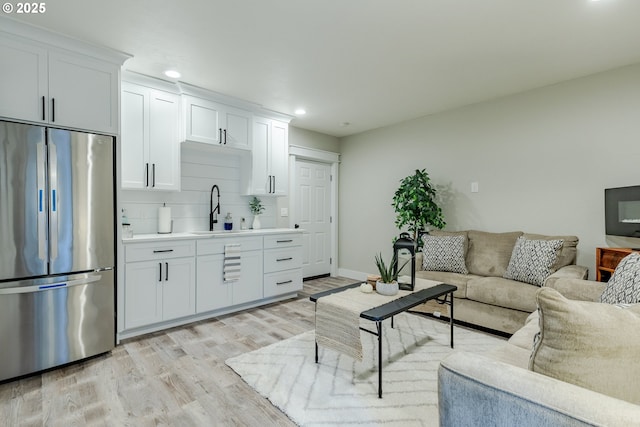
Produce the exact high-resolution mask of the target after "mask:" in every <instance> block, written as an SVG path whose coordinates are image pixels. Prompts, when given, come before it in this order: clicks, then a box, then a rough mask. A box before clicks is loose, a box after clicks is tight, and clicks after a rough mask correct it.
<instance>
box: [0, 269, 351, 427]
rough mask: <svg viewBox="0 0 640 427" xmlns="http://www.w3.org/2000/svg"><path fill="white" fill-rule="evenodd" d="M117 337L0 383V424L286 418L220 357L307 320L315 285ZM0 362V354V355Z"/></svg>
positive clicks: (247, 422)
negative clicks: (103, 350) (65, 361)
mask: <svg viewBox="0 0 640 427" xmlns="http://www.w3.org/2000/svg"><path fill="white" fill-rule="evenodd" d="M349 283H353V280H352V279H344V278H333V277H327V278H322V279H315V280H311V281H308V282H305V284H304V289H303V291H302V292H301V293H300V295H299V297H298V298H297V299H291V300H287V301H283V302H280V303H276V304H270V305H267V306H264V307H260V308H255V309H251V310H246V311H243V312H239V313H236V314H231V315H226V316H221V317H217V318H214V319H210V320H207V321H202V322H196V323H192V324H189V325H186V326H183V327H178V328H173V329H169V330H166V331H162V332H157V333H153V334H148V335H144V336H142V337H138V338H133V339H130V340H127V341H123V343H122V344H121V345H119V346H118V347H116V348H115V349H114V350H113V351H112V352H111V353H109V354H107V355H103V356H98V357H96V358H93V359H91V360H88V361H84V362H81V363H76V364H73V365H70V366H67V367H64V368H60V369H56V370H52V371H50V372H45V373H42V374H37V375H34V376H31V377H28V378H24V379H20V380H16V381H12V382H7V383H4V384H0V425H2V426H43V425H46V426H65V427H67V426H158V425H161V426H269V425H277V426H293V425H295V424H294V423H293V422H292V421H291V420H289V418H287V416H286V415H284V414H283V413H282V412H281V411H280V410H278V409H277V408H275V407H274V406H272V405H271V403H270V402H269V401H268V400H266V399H264V398H262V397H261V396H260V395H259V394H257V393H256V392H255V391H253V389H251V388H250V387H249V386H247V385H246V384H245V383H244V381H242V380H241V379H240V377H239V376H238V375H236V373H235V372H233V371H232V370H231V369H230V368H229V367H227V365H225V364H224V361H225V360H226V359H227V358H229V357H232V356H236V355H239V354H242V353H245V352H248V351H252V350H255V349H258V348H260V347H264V346H266V345H269V344H272V343H274V342H277V341H280V340H283V339H286V338H289V337H292V336H294V335H298V334H300V333H302V332H305V331H308V330H311V329H313V310H314V307H313V303H311V302H310V301H309V298H308V296H309V295H310V294H312V293H315V292H320V291H323V290H327V289H331V288H334V287H338V286H342V285H345V284H349ZM0 363H1V360H0Z"/></svg>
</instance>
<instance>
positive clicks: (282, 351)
mask: <svg viewBox="0 0 640 427" xmlns="http://www.w3.org/2000/svg"><path fill="white" fill-rule="evenodd" d="M362 326H365V327H367V328H369V329H372V330H375V324H373V323H371V322H363V323H362ZM383 328H384V330H383V345H382V357H383V372H382V399H379V398H378V368H377V366H378V360H377V359H378V348H377V338H376V337H375V336H373V335H371V334H368V333H366V332H362V345H363V352H364V360H363V361H362V362H357V361H355V360H354V359H352V358H350V357H348V356H344V355H342V354H339V353H337V352H335V351H332V350H328V349H323V348H322V347H320V350H319V355H320V357H319V361H318V363H317V364H316V363H315V361H314V332H313V331H309V332H305V333H303V334H301V335H297V336H295V337H292V338H289V339H287V340H284V341H281V342H278V343H275V344H272V345H270V346H268V347H264V348H261V349H259V350H256V351H252V352H250V353H245V354H242V355H240V356H236V357H233V358H231V359H228V360H227V361H226V364H227V365H228V366H230V367H231V369H233V370H234V371H236V372H237V373H238V374H239V375H240V376H241V377H242V379H243V380H244V381H245V382H246V383H247V384H249V385H250V386H251V387H252V388H253V389H255V390H256V391H257V392H258V393H260V394H261V395H262V396H264V397H266V398H268V399H269V400H270V401H271V403H273V404H274V405H275V406H276V407H278V408H280V410H282V411H283V412H284V413H286V414H287V415H288V416H289V418H291V419H292V420H293V421H294V422H296V423H297V424H299V425H303V426H320V425H322V426H327V425H340V426H346V425H361V426H362V425H370V426H376V425H385V426H403V427H407V426H437V425H438V395H437V391H438V385H437V371H438V365H439V362H440V360H442V359H443V358H444V357H445V356H447V355H448V354H451V352H453V351H459V350H463V351H471V352H476V353H485V352H487V351H488V350H491V349H493V348H495V347H496V346H498V345H500V344H501V343H503V342H504V340H503V339H501V338H498V337H494V336H490V335H487V334H483V333H480V332H475V331H469V330H466V329H462V328H458V327H455V332H454V345H455V350H452V349H451V348H450V346H449V325H448V324H444V323H441V322H437V321H435V320H431V319H428V318H425V317H422V316H418V315H412V314H400V315H398V316H396V318H395V329H391V325H390V322H389V320H387V321H385V322H384V324H383Z"/></svg>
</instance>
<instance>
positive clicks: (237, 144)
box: [183, 95, 252, 150]
mask: <svg viewBox="0 0 640 427" xmlns="http://www.w3.org/2000/svg"><path fill="white" fill-rule="evenodd" d="M183 109H184V110H183V114H184V138H183V140H185V141H191V142H200V143H204V144H214V145H219V146H222V147H229V148H239V149H242V150H249V149H250V148H251V146H250V141H251V118H252V114H251V112H249V111H244V110H241V109H239V108H234V107H231V106H228V105H224V104H220V103H217V102H214V101H211V100H207V99H202V98H198V97H195V96H190V95H184V96H183Z"/></svg>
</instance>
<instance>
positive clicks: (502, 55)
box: [11, 0, 640, 136]
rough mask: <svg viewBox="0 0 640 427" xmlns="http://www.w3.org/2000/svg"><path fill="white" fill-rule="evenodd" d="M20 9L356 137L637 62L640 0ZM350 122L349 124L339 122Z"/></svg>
mask: <svg viewBox="0 0 640 427" xmlns="http://www.w3.org/2000/svg"><path fill="white" fill-rule="evenodd" d="M46 8H47V10H46V12H45V13H44V14H42V15H17V14H15V13H14V14H12V15H11V17H12V18H15V19H19V20H22V21H27V22H31V23H34V24H36V25H39V26H42V27H45V28H49V29H52V30H55V31H58V32H60V33H64V34H66V35H69V36H72V37H75V38H78V39H81V40H86V41H89V42H92V43H96V44H100V45H104V46H108V47H111V48H114V49H117V50H121V51H124V52H127V53H130V54H132V55H133V56H134V57H133V58H132V59H130V60H129V61H127V63H126V64H125V68H127V69H130V70H134V71H137V72H140V73H144V74H148V75H152V76H158V77H161V76H162V72H163V70H165V69H166V68H170V67H171V68H176V69H178V70H179V71H181V72H182V78H181V80H182V81H185V82H187V83H190V84H193V85H196V86H201V87H203V88H207V89H211V90H214V91H216V92H220V93H224V94H226V95H230V96H234V97H237V98H241V99H244V100H247V101H251V102H254V103H258V104H261V105H262V106H264V107H265V108H268V109H272V110H276V111H280V112H283V113H287V114H293V113H294V110H295V109H296V108H299V107H303V108H305V109H306V110H307V114H306V115H305V116H303V117H298V118H295V119H294V120H293V121H292V124H293V125H294V126H297V127H301V128H305V129H311V130H315V131H318V132H322V133H326V134H329V135H334V136H345V135H349V134H353V133H357V132H362V131H365V130H368V129H373V128H377V127H381V126H385V125H389V124H392V123H397V122H401V121H404V120H408V119H411V118H415V117H420V116H424V115H427V114H431V113H435V112H439V111H444V110H447V109H451V108H455V107H459V106H462V105H467V104H472V103H476V102H479V101H483V100H487V99H491V98H496V97H500V96H504V95H507V94H511V93H516V92H521V91H524V90H528V89H532V88H535V87H540V86H545V85H549V84H553V83H557V82H559V81H563V80H568V79H572V78H576V77H580V76H584V75H588V74H592V73H596V72H600V71H604V70H608V69H612V68H616V67H620V66H624V65H628V64H632V63H637V62H640V1H638V0H600V1H591V0H316V1H312V0H226V1H223V0H183V1H179V0H172V1H168V0H109V1H105V0H53V1H48V2H46ZM344 122H349V123H350V125H348V126H344V125H342V124H343V123H344Z"/></svg>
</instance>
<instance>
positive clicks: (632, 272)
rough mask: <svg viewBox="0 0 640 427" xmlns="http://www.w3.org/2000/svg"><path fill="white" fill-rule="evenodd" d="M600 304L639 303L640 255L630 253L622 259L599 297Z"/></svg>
mask: <svg viewBox="0 0 640 427" xmlns="http://www.w3.org/2000/svg"><path fill="white" fill-rule="evenodd" d="M600 302H606V303H608V304H635V303H638V302H640V253H638V252H632V253H631V254H629V255H627V256H626V257H624V258H622V260H621V261H620V263H619V264H618V266H617V267H616V269H615V271H614V272H613V274H612V275H611V279H609V282H608V283H607V287H606V288H605V289H604V292H602V295H600Z"/></svg>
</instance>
